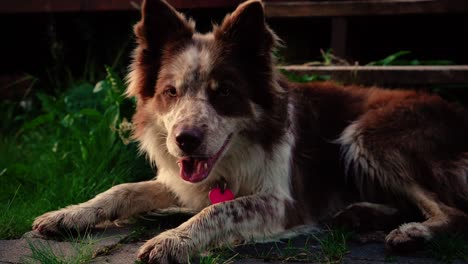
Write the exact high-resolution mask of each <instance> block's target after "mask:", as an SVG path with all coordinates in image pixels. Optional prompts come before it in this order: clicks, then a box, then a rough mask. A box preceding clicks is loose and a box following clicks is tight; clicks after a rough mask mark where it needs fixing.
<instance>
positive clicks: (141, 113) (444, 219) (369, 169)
mask: <svg viewBox="0 0 468 264" xmlns="http://www.w3.org/2000/svg"><path fill="white" fill-rule="evenodd" d="M135 35H136V37H137V43H138V47H137V48H136V50H135V53H134V62H133V64H132V66H131V72H130V74H129V87H128V90H127V95H128V96H135V97H137V101H138V104H137V109H136V113H135V116H134V118H133V123H134V124H135V132H134V137H135V139H136V140H138V141H139V142H140V147H141V149H142V150H143V151H145V152H146V153H147V154H148V157H149V159H150V160H151V162H153V163H154V164H155V165H156V166H158V175H157V179H156V180H155V181H150V182H142V183H133V184H125V185H119V186H115V187H113V188H112V189H110V190H109V191H107V192H104V193H102V194H100V195H98V196H96V197H95V198H94V199H92V200H90V201H88V202H85V203H82V204H79V205H73V206H70V207H67V208H64V209H62V210H58V211H54V212H49V213H46V214H44V215H42V216H39V217H38V218H36V220H35V222H34V225H33V228H34V229H37V230H38V231H40V232H41V233H45V234H48V233H56V232H60V231H61V230H63V229H70V228H74V229H78V230H82V229H85V228H86V227H88V226H93V225H95V224H97V223H99V222H102V221H105V220H112V219H120V218H126V217H129V216H131V215H135V214H139V213H143V212H145V211H149V210H154V209H162V208H167V207H169V206H184V207H189V208H190V209H193V210H199V211H200V213H198V214H196V215H195V216H194V217H193V218H191V219H190V220H189V221H187V222H186V223H184V224H182V225H181V226H179V227H177V228H175V229H171V230H168V231H165V232H163V233H162V234H160V235H158V236H157V237H155V238H153V239H151V240H149V241H148V242H146V243H145V245H144V246H143V247H142V248H141V249H140V251H139V258H140V259H142V260H145V261H148V262H151V263H172V262H186V261H187V259H188V258H189V257H190V256H191V255H193V254H195V253H197V252H199V251H200V250H203V249H206V248H209V247H212V246H216V245H218V244H220V243H224V242H227V243H229V242H232V241H238V240H242V239H243V240H249V239H251V238H257V239H258V238H265V237H269V236H276V235H279V234H281V233H283V232H287V231H288V230H290V229H291V228H297V227H300V226H302V225H314V224H317V223H319V222H321V221H330V220H332V222H334V223H339V224H343V225H346V226H349V227H352V228H354V229H357V230H360V231H364V230H366V229H369V228H375V229H393V231H391V232H390V233H389V234H388V235H387V237H386V245H387V247H388V248H389V249H391V250H402V249H410V248H412V247H417V246H420V245H423V244H424V243H425V242H427V241H428V240H430V239H431V238H432V237H433V236H434V235H436V234H439V233H443V232H467V225H466V223H468V215H467V213H468V206H467V204H468V141H467V140H466V139H467V138H466V135H468V114H467V112H466V110H465V109H463V108H462V107H460V106H457V105H455V104H451V103H448V102H446V101H444V100H442V99H441V98H439V97H438V96H435V95H430V94H427V93H422V92H416V91H406V90H392V91H389V90H383V89H379V88H362V87H357V86H348V87H344V86H340V85H338V84H336V83H333V82H325V83H310V84H296V83H289V82H287V81H285V80H284V79H282V78H281V77H279V76H278V73H277V72H276V71H275V70H274V64H273V59H272V49H274V48H275V47H276V46H277V44H278V39H277V37H276V36H275V34H274V33H273V31H271V29H270V28H269V27H268V26H267V25H266V24H265V21H264V14H263V9H262V5H261V3H260V2H259V1H248V2H246V3H244V4H242V5H240V6H239V7H238V9H237V10H236V11H235V12H234V13H233V14H231V15H229V16H227V17H226V18H225V20H224V21H223V23H222V24H221V25H220V26H216V27H215V28H214V30H213V32H212V33H208V34H204V35H202V34H199V33H196V32H195V30H194V23H193V22H192V21H188V20H186V19H185V18H184V17H183V16H182V15H181V14H179V13H177V12H176V11H175V10H174V9H173V8H172V7H170V6H169V5H168V4H167V3H166V2H164V1H159V0H147V1H145V2H144V4H143V8H142V20H141V21H140V22H139V23H138V24H137V25H136V26H135ZM186 127H190V128H196V129H198V131H201V132H199V133H201V134H202V135H203V137H202V139H200V146H199V147H197V148H196V150H194V153H195V155H193V153H192V154H188V153H185V150H184V149H183V148H181V147H180V146H178V143H179V142H176V141H177V133H179V131H180V130H181V129H182V128H186ZM224 146H227V147H226V148H224ZM215 153H221V154H220V156H219V160H217V161H216V165H215V166H214V167H212V168H213V170H212V171H211V173H210V174H209V175H208V174H206V175H208V176H207V177H206V178H203V180H202V181H201V182H197V183H193V182H188V181H187V180H183V179H181V177H180V175H179V170H183V168H182V169H179V167H178V166H177V161H178V160H179V161H180V160H181V159H187V158H188V159H197V156H201V157H214V155H215ZM216 155H217V154H216ZM210 159H211V158H210ZM204 165H207V164H206V163H205V164H204ZM220 182H224V183H226V185H227V186H228V187H229V188H230V189H231V190H232V192H233V193H234V194H235V195H236V197H237V198H236V199H234V200H233V201H228V202H223V203H219V204H214V205H211V204H210V201H209V200H208V198H207V197H208V192H209V191H210V188H211V187H213V186H218V184H219V183H220ZM405 222H406V223H405ZM327 223H329V222H327Z"/></svg>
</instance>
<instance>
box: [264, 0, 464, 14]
mask: <svg viewBox="0 0 468 264" xmlns="http://www.w3.org/2000/svg"><path fill="white" fill-rule="evenodd" d="M265 12H266V15H267V16H269V17H310V16H312V17H333V16H369V15H372V16H373V15H405V14H441V13H467V12H468V3H467V1H466V0H350V1H283V2H266V3H265Z"/></svg>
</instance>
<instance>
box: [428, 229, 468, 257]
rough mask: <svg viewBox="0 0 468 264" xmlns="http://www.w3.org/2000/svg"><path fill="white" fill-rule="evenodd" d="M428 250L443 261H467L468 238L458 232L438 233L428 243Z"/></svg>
mask: <svg viewBox="0 0 468 264" xmlns="http://www.w3.org/2000/svg"><path fill="white" fill-rule="evenodd" d="M429 252H430V253H431V255H432V256H433V257H434V258H436V259H438V260H440V261H441V262H444V263H451V262H452V261H454V260H457V259H458V260H464V261H468V240H467V238H466V237H463V236H462V235H460V234H445V235H439V236H436V237H435V238H434V240H432V241H431V242H430V243H429Z"/></svg>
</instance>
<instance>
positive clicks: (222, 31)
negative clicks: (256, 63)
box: [214, 0, 277, 55]
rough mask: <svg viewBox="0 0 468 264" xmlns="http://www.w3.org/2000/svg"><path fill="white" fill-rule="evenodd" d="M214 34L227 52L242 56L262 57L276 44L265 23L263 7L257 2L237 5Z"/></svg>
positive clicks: (274, 37) (274, 36)
mask: <svg viewBox="0 0 468 264" xmlns="http://www.w3.org/2000/svg"><path fill="white" fill-rule="evenodd" d="M214 34H215V38H216V39H217V40H218V41H220V42H221V43H222V45H223V46H225V47H227V49H228V50H232V51H234V52H236V53H243V54H245V53H248V54H252V53H256V54H258V55H260V54H261V55H264V54H265V53H269V52H271V50H272V48H273V47H274V46H275V45H276V42H277V37H276V35H275V34H274V33H273V31H272V30H271V29H270V28H269V27H268V26H267V24H266V23H265V15H264V12H263V5H262V3H261V1H259V0H251V1H247V2H244V3H243V4H241V5H239V6H238V7H237V9H236V10H235V11H234V12H233V13H232V14H231V15H229V16H227V17H226V18H225V19H224V21H223V23H222V24H221V26H219V27H217V28H216V29H215V31H214Z"/></svg>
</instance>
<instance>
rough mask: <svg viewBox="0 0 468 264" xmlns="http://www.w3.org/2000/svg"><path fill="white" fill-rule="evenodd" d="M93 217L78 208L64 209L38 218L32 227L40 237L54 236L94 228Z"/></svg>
mask: <svg viewBox="0 0 468 264" xmlns="http://www.w3.org/2000/svg"><path fill="white" fill-rule="evenodd" d="M95 219H96V217H95V215H94V214H91V213H89V212H85V211H83V210H82V209H79V208H73V207H71V208H65V209H61V210H57V211H51V212H48V213H45V214H43V215H41V216H38V217H37V218H36V219H35V220H34V222H33V225H32V229H33V230H34V231H37V232H39V233H40V234H42V235H46V236H54V235H60V234H63V232H69V231H73V232H74V231H82V230H86V229H87V228H90V227H92V226H94V223H95Z"/></svg>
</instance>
